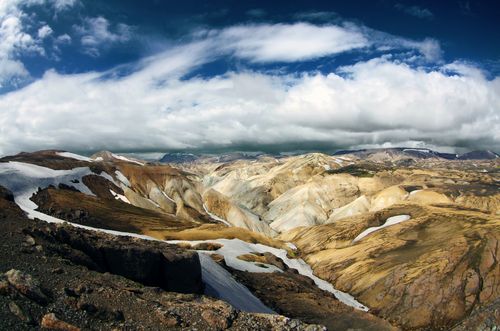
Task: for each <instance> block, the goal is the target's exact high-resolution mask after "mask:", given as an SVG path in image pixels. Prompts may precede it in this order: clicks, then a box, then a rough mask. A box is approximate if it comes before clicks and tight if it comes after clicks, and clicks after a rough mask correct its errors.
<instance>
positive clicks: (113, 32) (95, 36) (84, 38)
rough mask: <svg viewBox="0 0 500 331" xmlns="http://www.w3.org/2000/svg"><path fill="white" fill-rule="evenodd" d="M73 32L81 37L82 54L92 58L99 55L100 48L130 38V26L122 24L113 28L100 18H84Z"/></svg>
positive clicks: (104, 19)
mask: <svg viewBox="0 0 500 331" xmlns="http://www.w3.org/2000/svg"><path fill="white" fill-rule="evenodd" d="M75 30H76V31H77V33H78V34H80V35H81V39H80V42H81V44H82V46H83V50H84V52H85V53H86V54H88V55H90V56H94V57H97V56H99V55H100V52H101V49H102V48H106V47H110V46H111V45H112V44H116V43H123V42H126V41H128V40H130V38H131V36H132V29H131V27H130V26H128V25H126V24H123V23H118V24H116V25H115V26H113V25H112V24H111V23H110V22H109V21H108V20H107V19H106V18H104V17H102V16H98V17H87V18H85V20H84V22H83V24H82V25H75Z"/></svg>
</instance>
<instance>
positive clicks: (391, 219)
mask: <svg viewBox="0 0 500 331" xmlns="http://www.w3.org/2000/svg"><path fill="white" fill-rule="evenodd" d="M409 219H410V215H397V216H392V217H389V218H388V219H387V220H386V221H385V223H384V224H382V225H380V226H373V227H370V228H368V229H366V230H365V231H363V232H361V233H360V234H359V235H358V236H357V237H356V238H354V240H353V241H352V242H353V243H354V242H357V241H359V240H361V239H363V238H364V237H366V236H367V235H369V234H370V233H373V232H375V231H378V230H380V229H383V228H386V227H388V226H391V225H395V224H398V223H401V222H404V221H408V220H409Z"/></svg>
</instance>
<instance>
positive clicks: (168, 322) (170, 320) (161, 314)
mask: <svg viewBox="0 0 500 331" xmlns="http://www.w3.org/2000/svg"><path fill="white" fill-rule="evenodd" d="M155 315H156V316H157V317H158V318H159V319H160V321H161V323H162V325H164V326H166V327H170V328H171V327H174V326H178V325H179V323H180V319H179V316H177V315H175V314H172V313H169V312H166V311H165V310H163V309H161V308H158V309H156V310H155Z"/></svg>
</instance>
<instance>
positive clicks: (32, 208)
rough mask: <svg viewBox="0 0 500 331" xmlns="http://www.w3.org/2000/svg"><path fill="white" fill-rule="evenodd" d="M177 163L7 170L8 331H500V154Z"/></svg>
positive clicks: (59, 164) (4, 286) (421, 152)
mask: <svg viewBox="0 0 500 331" xmlns="http://www.w3.org/2000/svg"><path fill="white" fill-rule="evenodd" d="M493 156H495V157H493ZM469 159H470V160H469ZM165 160H166V161H167V162H166V163H167V164H165V163H161V162H146V161H143V160H138V159H135V158H129V157H125V156H122V155H119V154H117V153H111V152H100V153H97V154H95V155H93V156H91V157H84V156H81V155H77V154H73V153H69V152H64V151H58V150H50V151H40V152H34V153H20V154H17V155H13V156H7V157H3V158H1V159H0V206H1V207H2V208H1V209H0V220H1V223H0V224H1V226H2V228H1V231H0V235H1V236H2V238H1V240H2V243H3V245H2V247H1V249H2V259H1V261H0V267H1V269H0V301H1V305H0V307H1V308H0V316H1V318H0V328H2V329H33V328H34V329H36V328H56V329H57V328H59V329H65V330H77V329H113V328H114V329H136V328H140V327H142V328H146V329H179V330H181V329H189V328H198V329H207V330H223V329H231V330H254V329H260V330H324V329H328V330H348V329H357V330H398V329H401V330H443V329H446V330H487V329H491V328H493V327H495V326H497V325H499V324H500V313H499V311H500V310H499V309H498V307H499V305H500V299H499V297H500V295H499V294H500V265H499V264H498V256H499V254H500V251H499V247H500V245H499V244H498V241H499V239H500V189H499V188H500V184H499V183H500V172H499V170H498V169H499V166H500V159H499V158H498V157H496V154H494V153H489V152H481V153H476V152H474V153H470V154H465V156H464V155H462V156H456V155H450V154H442V153H437V152H433V151H431V150H428V149H414V148H391V149H378V150H360V151H349V152H339V153H336V154H335V155H327V154H322V153H309V154H301V155H289V156H283V155H280V156H273V155H269V154H262V155H261V154H252V153H249V154H247V153H234V154H231V153H229V154H225V155H221V156H217V155H210V156H206V155H195V156H191V155H186V154H177V155H174V154H170V155H169V156H168V158H166V159H165ZM444 243H446V244H444ZM110 298H115V299H116V300H115V299H110Z"/></svg>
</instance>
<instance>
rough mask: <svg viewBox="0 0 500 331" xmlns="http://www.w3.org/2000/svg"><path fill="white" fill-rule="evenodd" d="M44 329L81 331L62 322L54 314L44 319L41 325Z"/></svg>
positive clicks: (47, 315)
mask: <svg viewBox="0 0 500 331" xmlns="http://www.w3.org/2000/svg"><path fill="white" fill-rule="evenodd" d="M40 325H41V327H42V328H46V329H51V330H60V331H80V329H79V328H77V327H76V326H74V325H71V324H69V323H66V322H64V321H61V320H60V319H58V318H57V317H56V315H55V314H54V313H51V314H46V315H45V316H43V318H42V322H41V323H40Z"/></svg>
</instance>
